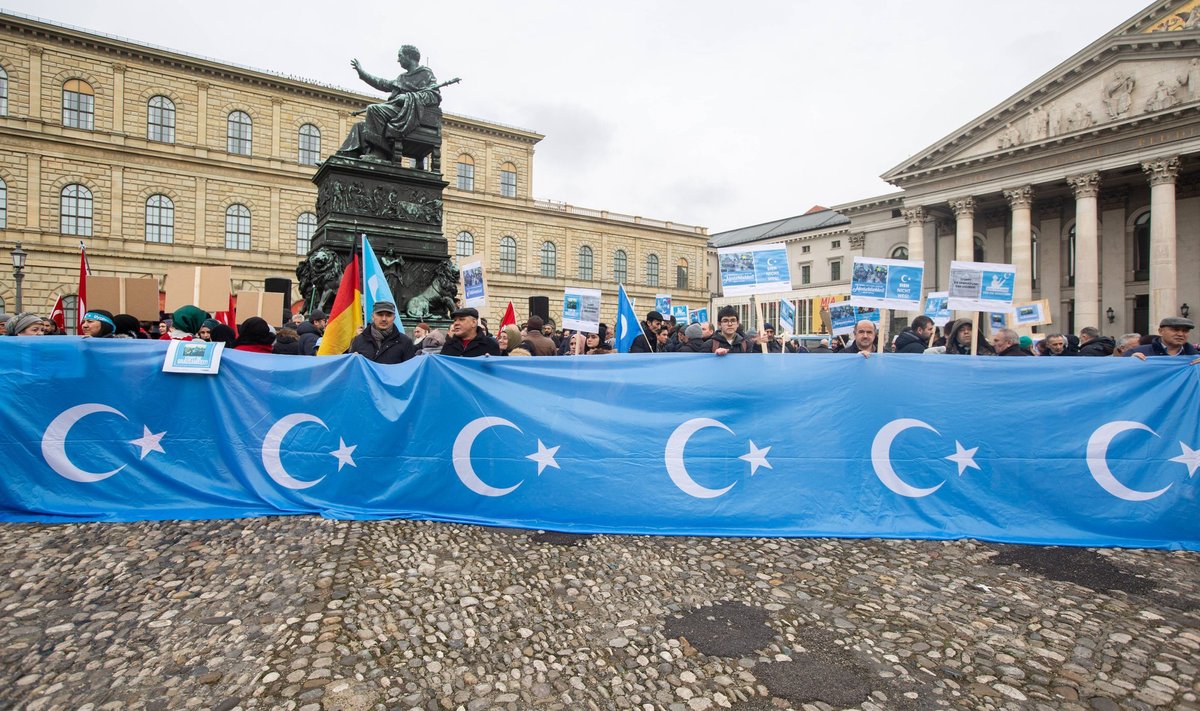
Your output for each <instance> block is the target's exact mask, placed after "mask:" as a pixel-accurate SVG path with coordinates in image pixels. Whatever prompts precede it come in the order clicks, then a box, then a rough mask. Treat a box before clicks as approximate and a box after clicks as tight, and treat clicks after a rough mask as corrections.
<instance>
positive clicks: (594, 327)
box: [561, 286, 600, 333]
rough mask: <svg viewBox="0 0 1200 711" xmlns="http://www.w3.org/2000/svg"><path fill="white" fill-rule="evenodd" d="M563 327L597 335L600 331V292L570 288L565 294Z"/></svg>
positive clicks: (597, 290)
mask: <svg viewBox="0 0 1200 711" xmlns="http://www.w3.org/2000/svg"><path fill="white" fill-rule="evenodd" d="M561 325H562V327H563V328H564V329H570V330H572V331H583V332H585V333H596V332H597V331H599V330H600V290H599V289H584V288H579V287H571V286H568V287H567V289H566V291H564V292H563V309H562V324H561Z"/></svg>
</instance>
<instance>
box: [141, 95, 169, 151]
mask: <svg viewBox="0 0 1200 711" xmlns="http://www.w3.org/2000/svg"><path fill="white" fill-rule="evenodd" d="M146 138H148V139H150V140H151V141H159V142H160V143H174V142H175V103H174V102H173V101H171V100H170V99H168V98H167V97H165V96H152V97H150V101H149V103H148V104H147V105H146Z"/></svg>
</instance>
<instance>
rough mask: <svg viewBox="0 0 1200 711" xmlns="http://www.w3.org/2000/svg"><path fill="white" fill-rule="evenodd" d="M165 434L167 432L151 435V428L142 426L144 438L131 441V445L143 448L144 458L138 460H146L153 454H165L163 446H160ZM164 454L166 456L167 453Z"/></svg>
mask: <svg viewBox="0 0 1200 711" xmlns="http://www.w3.org/2000/svg"><path fill="white" fill-rule="evenodd" d="M165 434H166V432H159V433H158V434H151V433H150V428H149V427H147V426H145V425H142V436H141V437H138V438H137V439H131V440H129V443H130V444H133V445H137V446H138V447H141V448H142V456H140V457H138V459H145V458H146V455H147V454H149V453H151V452H163V448H162V445H161V444H159V441H160V440H162V438H163V435H165ZM163 454H166V452H163Z"/></svg>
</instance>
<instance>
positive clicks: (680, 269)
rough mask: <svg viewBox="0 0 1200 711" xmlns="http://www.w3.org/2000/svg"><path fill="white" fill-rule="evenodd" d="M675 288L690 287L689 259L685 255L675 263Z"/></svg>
mask: <svg viewBox="0 0 1200 711" xmlns="http://www.w3.org/2000/svg"><path fill="white" fill-rule="evenodd" d="M675 288H676V289H686V288H688V261H687V260H686V259H684V258H683V257H680V258H679V262H678V263H677V264H676V265H675Z"/></svg>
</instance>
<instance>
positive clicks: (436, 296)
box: [404, 261, 458, 320]
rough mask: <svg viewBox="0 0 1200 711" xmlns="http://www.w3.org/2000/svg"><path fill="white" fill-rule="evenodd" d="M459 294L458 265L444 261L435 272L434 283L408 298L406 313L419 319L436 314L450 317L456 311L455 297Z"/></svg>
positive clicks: (412, 317) (409, 316)
mask: <svg viewBox="0 0 1200 711" xmlns="http://www.w3.org/2000/svg"><path fill="white" fill-rule="evenodd" d="M457 294H458V267H456V266H454V265H453V264H452V263H450V262H449V261H445V262H442V263H441V264H439V265H438V266H437V269H435V270H434V272H433V283H431V284H430V285H429V287H428V288H426V289H425V291H422V292H421V293H420V294H417V295H416V296H414V297H412V298H411V299H409V300H408V303H407V304H406V305H405V307H404V312H405V315H406V316H408V318H411V319H418V320H419V319H427V318H432V317H434V316H444V317H446V318H449V316H450V312H451V311H454V308H455V306H454V297H455V295H457Z"/></svg>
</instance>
